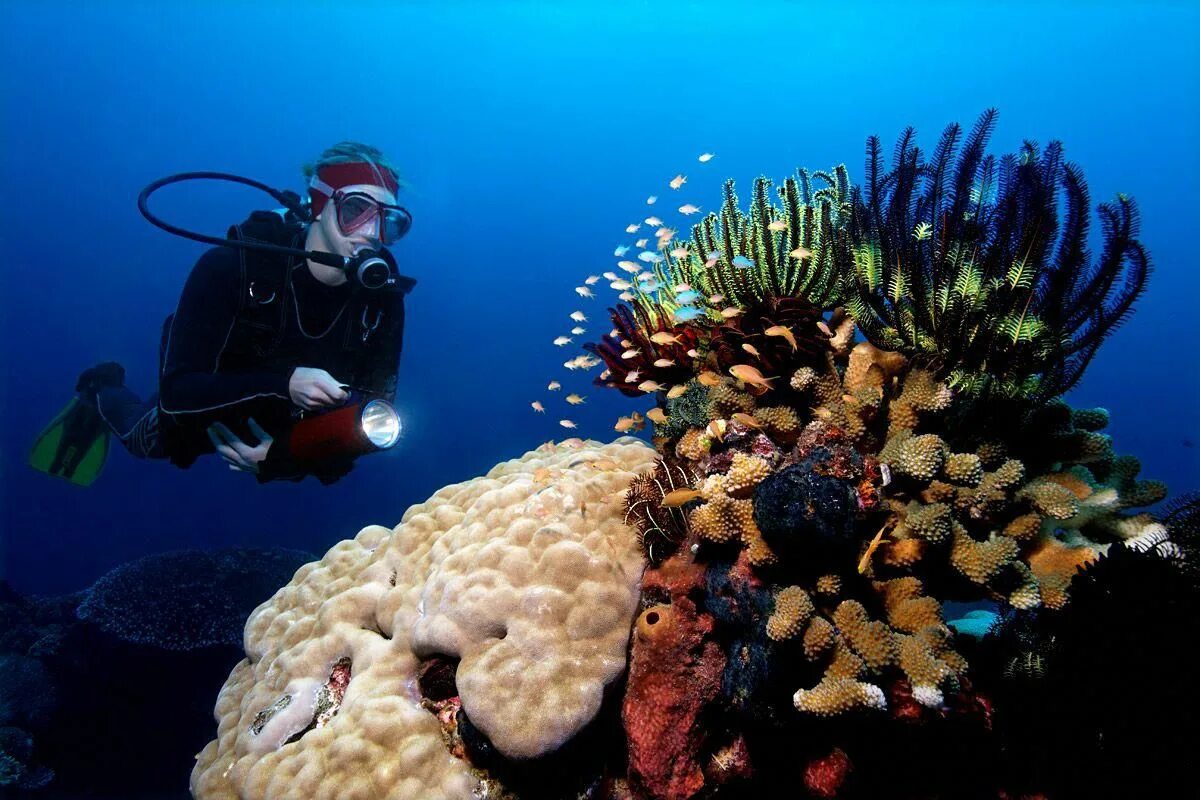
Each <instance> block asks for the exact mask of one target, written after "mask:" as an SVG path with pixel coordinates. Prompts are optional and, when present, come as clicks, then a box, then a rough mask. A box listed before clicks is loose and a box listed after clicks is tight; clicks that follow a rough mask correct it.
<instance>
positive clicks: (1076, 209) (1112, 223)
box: [846, 109, 1150, 405]
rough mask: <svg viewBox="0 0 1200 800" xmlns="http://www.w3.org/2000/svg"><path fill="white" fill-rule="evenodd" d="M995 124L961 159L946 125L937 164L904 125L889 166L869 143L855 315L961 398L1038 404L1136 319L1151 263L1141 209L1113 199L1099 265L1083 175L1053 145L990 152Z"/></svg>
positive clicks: (879, 340)
mask: <svg viewBox="0 0 1200 800" xmlns="http://www.w3.org/2000/svg"><path fill="white" fill-rule="evenodd" d="M995 122H996V111H995V109H989V110H988V111H986V112H984V114H983V115H982V116H981V117H980V118H979V120H978V121H977V122H976V123H975V127H974V128H973V129H972V130H971V132H970V133H969V134H968V135H967V136H966V138H965V141H964V142H963V147H962V149H961V151H959V147H958V146H959V142H960V140H961V139H962V129H961V128H960V127H959V125H957V124H952V125H950V126H949V127H947V128H946V129H945V131H943V133H942V137H941V140H940V141H939V142H938V145H937V147H936V148H935V149H934V151H933V152H932V154H931V155H930V156H929V157H926V155H925V154H924V153H922V152H921V150H920V149H919V148H918V147H917V146H916V144H915V134H914V132H913V129H912V128H908V129H906V130H905V131H904V132H903V133H902V134H901V137H900V140H899V142H898V143H897V144H896V149H895V154H894V159H893V164H892V168H891V169H890V170H887V169H886V168H885V167H884V166H883V163H882V157H881V154H880V149H881V148H880V143H879V139H878V137H874V136H872V137H871V138H870V139H868V141H867V166H866V176H865V181H864V185H863V186H861V187H856V188H855V197H854V215H853V222H852V238H853V241H854V244H853V249H854V267H853V270H854V276H853V280H852V283H853V286H852V288H851V289H850V290H849V291H848V295H849V296H848V299H847V301H846V307H847V310H848V311H849V312H850V314H851V315H852V316H853V317H854V320H855V322H856V323H857V324H858V326H859V329H860V331H861V332H862V334H863V335H864V336H865V337H866V338H868V339H869V340H870V341H871V343H872V344H874V345H875V346H877V347H880V348H883V349H885V350H896V351H899V352H902V353H904V354H905V355H906V356H909V357H910V358H913V359H915V360H916V361H918V362H923V365H924V366H931V367H933V368H935V369H937V370H939V371H940V372H941V375H940V377H944V378H945V379H947V380H948V382H949V384H950V387H951V388H952V389H954V390H955V391H958V392H962V393H964V394H966V395H968V396H971V397H974V398H980V399H997V400H1008V401H1012V400H1016V401H1018V402H1021V403H1029V404H1034V405H1036V404H1038V403H1041V402H1044V401H1046V400H1049V399H1051V398H1053V397H1057V396H1058V395H1060V394H1062V393H1063V392H1065V391H1067V390H1068V389H1070V388H1071V387H1072V386H1074V385H1075V383H1076V382H1077V381H1078V380H1079V378H1080V377H1081V376H1082V374H1083V371H1084V369H1085V368H1086V367H1087V365H1088V364H1089V363H1090V362H1091V360H1092V358H1093V356H1094V355H1095V353H1096V350H1097V349H1098V348H1099V347H1100V345H1101V343H1102V342H1103V341H1104V340H1105V339H1106V338H1107V337H1108V336H1109V334H1111V333H1112V332H1113V331H1114V330H1115V329H1116V328H1117V326H1119V325H1120V324H1121V323H1122V322H1123V321H1124V320H1125V319H1126V318H1127V317H1128V316H1129V314H1130V312H1131V309H1132V307H1133V303H1134V301H1136V300H1137V298H1138V297H1139V296H1140V295H1141V294H1142V292H1143V291H1144V289H1145V287H1146V281H1147V278H1148V277H1149V275H1150V259H1149V256H1148V255H1147V253H1146V250H1145V249H1144V248H1143V246H1142V244H1141V242H1139V241H1138V239H1137V235H1138V212H1137V206H1136V204H1135V203H1134V201H1133V199H1132V198H1130V197H1128V196H1126V195H1124V194H1118V195H1117V197H1116V198H1115V200H1114V201H1113V202H1111V203H1101V204H1100V205H1099V207H1098V209H1097V210H1098V213H1099V216H1100V223H1101V227H1102V231H1103V250H1102V252H1101V253H1100V257H1099V259H1098V260H1096V261H1094V262H1093V261H1092V260H1091V258H1090V255H1089V252H1088V249H1087V235H1088V226H1089V196H1088V187H1087V183H1086V182H1085V181H1084V177H1083V172H1082V170H1081V169H1080V168H1079V167H1078V166H1076V165H1075V164H1072V163H1070V162H1068V161H1065V160H1064V157H1063V146H1062V144H1061V143H1060V142H1057V141H1052V142H1050V144H1049V145H1047V146H1046V148H1045V149H1041V148H1039V147H1038V145H1037V144H1036V143H1034V142H1031V141H1026V142H1025V143H1024V144H1023V146H1022V147H1021V149H1020V150H1019V151H1018V152H1016V153H1011V154H1006V155H1003V156H1001V157H1000V158H999V159H997V158H995V157H994V156H991V155H986V154H985V153H984V148H985V146H986V145H987V141H988V139H989V137H990V136H991V133H992V129H993V127H994V126H995ZM956 151H958V154H957V161H955V153H956ZM1060 209H1061V211H1062V214H1061V215H1060Z"/></svg>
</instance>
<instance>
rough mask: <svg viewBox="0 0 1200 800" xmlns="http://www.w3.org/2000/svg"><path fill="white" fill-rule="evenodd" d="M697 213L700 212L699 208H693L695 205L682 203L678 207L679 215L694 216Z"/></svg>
mask: <svg viewBox="0 0 1200 800" xmlns="http://www.w3.org/2000/svg"><path fill="white" fill-rule="evenodd" d="M699 211H700V206H695V205H692V204H691V203H684V204H683V205H681V206H680V207H679V213H680V214H696V213H698V212H699Z"/></svg>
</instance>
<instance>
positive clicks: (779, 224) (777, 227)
mask: <svg viewBox="0 0 1200 800" xmlns="http://www.w3.org/2000/svg"><path fill="white" fill-rule="evenodd" d="M767 230H769V231H775V232H776V233H778V232H779V231H786V230H787V223H786V222H784V221H783V220H781V219H777V220H775V221H774V222H768V223H767Z"/></svg>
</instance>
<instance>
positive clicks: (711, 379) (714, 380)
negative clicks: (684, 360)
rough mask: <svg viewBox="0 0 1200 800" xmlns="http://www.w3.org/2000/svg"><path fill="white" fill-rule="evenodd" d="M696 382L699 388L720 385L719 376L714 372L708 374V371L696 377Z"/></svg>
mask: <svg viewBox="0 0 1200 800" xmlns="http://www.w3.org/2000/svg"><path fill="white" fill-rule="evenodd" d="M696 380H698V381H699V382H700V385H701V386H708V387H713V386H720V385H721V376H720V375H718V374H717V373H715V372H709V371H708V370H704V371H703V372H701V373H700V374H699V375H697V376H696Z"/></svg>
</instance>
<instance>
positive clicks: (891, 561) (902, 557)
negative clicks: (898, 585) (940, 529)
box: [880, 539, 927, 568]
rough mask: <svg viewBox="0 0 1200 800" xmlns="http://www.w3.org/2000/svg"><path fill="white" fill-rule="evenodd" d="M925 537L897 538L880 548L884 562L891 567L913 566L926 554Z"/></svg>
mask: <svg viewBox="0 0 1200 800" xmlns="http://www.w3.org/2000/svg"><path fill="white" fill-rule="evenodd" d="M926 546H927V545H926V543H925V540H924V539H896V540H895V541H892V542H889V543H887V544H885V545H884V546H883V547H882V548H880V552H882V553H883V556H882V559H881V561H882V563H883V564H885V565H887V566H889V567H902V568H907V567H912V566H913V565H915V564H916V563H917V562H918V561H920V560H921V558H922V557H923V556H924V555H925V548H926Z"/></svg>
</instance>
